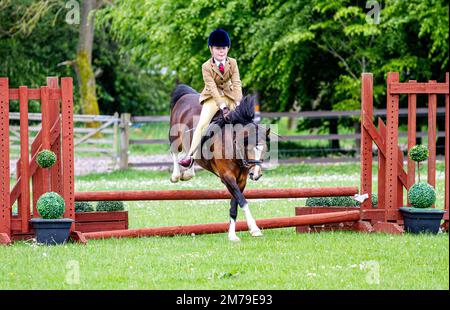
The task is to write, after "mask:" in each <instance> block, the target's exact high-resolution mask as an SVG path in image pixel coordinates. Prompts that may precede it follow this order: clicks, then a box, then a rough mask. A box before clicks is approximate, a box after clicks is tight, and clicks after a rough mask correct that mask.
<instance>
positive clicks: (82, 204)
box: [75, 201, 94, 213]
mask: <svg viewBox="0 0 450 310" xmlns="http://www.w3.org/2000/svg"><path fill="white" fill-rule="evenodd" d="M75 212H76V213H78V212H94V207H93V206H92V204H91V203H90V202H87V201H77V202H75Z"/></svg>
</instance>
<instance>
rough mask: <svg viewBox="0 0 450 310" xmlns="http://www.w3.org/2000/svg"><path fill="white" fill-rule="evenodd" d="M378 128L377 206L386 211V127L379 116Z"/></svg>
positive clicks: (385, 218) (385, 219)
mask: <svg viewBox="0 0 450 310" xmlns="http://www.w3.org/2000/svg"><path fill="white" fill-rule="evenodd" d="M378 128H379V129H380V138H381V137H384V139H381V140H382V143H380V144H379V145H378V208H379V209H383V210H385V211H386V156H385V154H386V142H385V140H386V138H385V137H386V128H385V126H384V123H383V120H382V119H381V118H380V117H379V118H378ZM381 146H384V147H381ZM383 151H384V152H383ZM383 214H384V218H383V220H384V221H387V217H386V213H383Z"/></svg>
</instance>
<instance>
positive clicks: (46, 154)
mask: <svg viewBox="0 0 450 310" xmlns="http://www.w3.org/2000/svg"><path fill="white" fill-rule="evenodd" d="M36 163H37V164H38V165H39V167H41V168H50V167H52V166H53V165H54V164H55V163H56V154H55V153H53V152H52V151H51V150H42V151H40V152H39V153H38V154H37V156H36Z"/></svg>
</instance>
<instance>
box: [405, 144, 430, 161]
mask: <svg viewBox="0 0 450 310" xmlns="http://www.w3.org/2000/svg"><path fill="white" fill-rule="evenodd" d="M409 158H411V159H412V160H414V161H416V162H421V161H424V160H426V159H427V158H428V149H427V147H426V146H425V145H420V144H419V145H415V146H413V147H412V148H411V149H410V150H409Z"/></svg>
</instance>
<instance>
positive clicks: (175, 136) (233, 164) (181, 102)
mask: <svg viewBox="0 0 450 310" xmlns="http://www.w3.org/2000/svg"><path fill="white" fill-rule="evenodd" d="M199 96H200V94H199V93H198V92H197V91H196V90H194V89H193V88H191V87H190V86H188V85H184V84H179V85H177V86H176V88H175V89H174V91H173V92H172V96H171V104H170V131H169V142H170V153H171V156H172V159H173V172H172V175H171V178H170V181H171V182H173V183H176V182H178V181H179V180H181V181H186V180H189V179H191V178H192V177H194V176H195V171H194V165H192V167H190V168H188V169H186V170H184V171H181V170H180V166H179V164H178V157H179V154H180V153H182V152H184V153H186V152H187V150H189V146H190V141H191V140H192V135H193V130H194V129H195V126H196V125H197V122H195V120H194V119H196V120H197V121H198V116H199V115H200V112H201V109H202V106H201V105H200V103H199ZM255 100H256V97H255V96H248V95H247V96H245V97H244V98H243V99H242V100H241V102H240V104H239V106H237V107H236V109H235V110H233V111H231V112H230V115H229V120H228V121H225V120H224V118H223V115H222V112H221V111H220V110H219V111H218V112H217V113H216V115H215V116H214V117H213V120H212V121H211V123H210V126H209V127H208V130H207V133H205V134H204V136H203V137H202V142H201V144H200V147H201V148H202V149H201V151H199V152H198V153H199V154H200V156H198V155H197V156H194V160H195V163H197V164H198V165H199V166H200V167H202V168H203V169H205V170H207V171H209V172H211V173H213V174H215V175H216V176H217V177H219V178H220V180H221V182H222V183H223V184H224V185H225V186H226V188H227V190H228V191H229V193H230V194H231V197H232V198H231V201H230V225H229V229H228V239H229V240H230V241H240V239H239V237H238V236H237V235H236V231H235V228H236V218H237V214H238V208H237V206H238V205H239V206H240V208H241V209H242V210H243V212H244V214H245V217H246V221H247V224H248V228H249V231H250V234H251V235H252V236H254V237H260V236H262V233H261V230H260V229H259V228H258V226H257V224H256V221H255V219H254V218H253V216H252V214H251V212H250V209H249V207H248V202H247V200H246V199H245V197H244V194H243V191H244V189H245V186H246V184H247V177H250V179H252V180H254V181H257V180H258V179H259V178H260V177H261V176H262V168H261V165H262V163H263V160H264V155H265V153H266V152H267V150H268V145H270V128H267V129H266V128H264V127H263V126H261V125H258V124H256V123H255V122H254V116H255V113H254V104H255ZM208 133H209V134H208ZM205 150H206V151H208V152H207V153H208V154H207V155H209V156H205V154H204V153H205V152H204V151H205ZM230 152H231V156H230ZM224 154H225V155H228V156H224ZM181 168H182V167H181Z"/></svg>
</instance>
